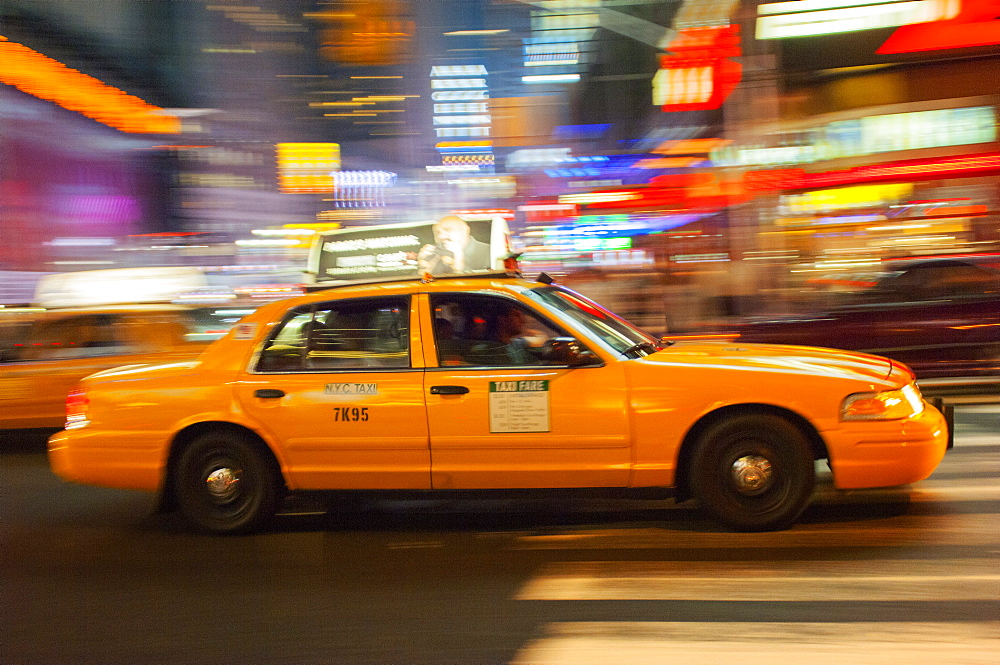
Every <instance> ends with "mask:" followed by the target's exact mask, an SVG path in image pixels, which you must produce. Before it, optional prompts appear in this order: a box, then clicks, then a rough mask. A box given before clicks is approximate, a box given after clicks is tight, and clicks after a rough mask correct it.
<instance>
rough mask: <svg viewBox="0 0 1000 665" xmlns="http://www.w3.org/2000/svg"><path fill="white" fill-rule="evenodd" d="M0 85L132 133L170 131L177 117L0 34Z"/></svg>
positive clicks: (177, 124)
mask: <svg viewBox="0 0 1000 665" xmlns="http://www.w3.org/2000/svg"><path fill="white" fill-rule="evenodd" d="M0 83H5V84H7V85H11V86H14V87H15V88H17V89H18V90H21V91H22V92H26V93H27V94H29V95H32V96H33V97H38V98H39V99H44V100H46V101H49V102H52V103H54V104H58V105H59V106H61V107H63V108H64V109H68V110H70V111H75V112H77V113H80V114H82V115H84V116H86V117H88V118H90V119H91V120H96V121H97V122H99V123H101V124H104V125H107V126H108V127H113V128H115V129H118V130H121V131H123V132H131V133H137V134H176V133H178V132H180V131H181V123H180V119H179V118H177V117H176V116H173V115H171V114H169V113H167V112H165V111H164V110H163V109H162V108H160V107H158V106H153V105H151V104H147V103H146V102H144V101H143V100H141V99H139V98H138V97H134V96H132V95H129V94H126V93H125V92H123V91H122V90H119V89H118V88H114V87H112V86H110V85H107V84H106V83H103V82H101V81H99V80H98V79H96V78H94V77H92V76H88V75H87V74H84V73H82V72H79V71H77V70H75V69H71V68H69V67H67V66H66V65H64V64H62V63H61V62H59V61H57V60H53V59H52V58H50V57H48V56H46V55H42V54H41V53H39V52H38V51H34V50H32V49H30V48H28V47H27V46H24V45H22V44H18V43H16V42H12V41H9V40H8V39H7V38H6V37H2V36H0Z"/></svg>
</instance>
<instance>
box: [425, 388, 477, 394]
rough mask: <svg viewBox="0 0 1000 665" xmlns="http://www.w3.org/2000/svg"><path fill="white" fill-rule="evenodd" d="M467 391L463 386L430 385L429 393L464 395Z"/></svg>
mask: <svg viewBox="0 0 1000 665" xmlns="http://www.w3.org/2000/svg"><path fill="white" fill-rule="evenodd" d="M467 392H469V389H468V388H466V387H465V386H431V395H464V394H465V393H467Z"/></svg>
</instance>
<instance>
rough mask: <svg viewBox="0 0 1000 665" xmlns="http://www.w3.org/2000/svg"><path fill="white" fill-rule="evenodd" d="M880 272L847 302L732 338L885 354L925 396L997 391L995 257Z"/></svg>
mask: <svg viewBox="0 0 1000 665" xmlns="http://www.w3.org/2000/svg"><path fill="white" fill-rule="evenodd" d="M885 269H886V270H885V272H884V274H882V275H881V276H880V277H879V279H878V280H877V282H876V283H875V284H874V286H872V287H870V288H868V289H865V290H863V291H861V292H859V293H858V294H857V296H856V297H855V298H853V299H852V300H851V302H850V303H848V304H844V305H840V306H837V307H833V308H830V309H829V310H827V311H824V312H818V313H815V314H808V315H798V316H790V317H783V318H780V319H768V320H755V321H749V322H746V323H744V324H742V325H740V326H738V327H737V329H736V331H735V332H738V333H739V337H738V338H737V339H738V340H739V341H741V342H764V343H774V344H799V345H806V346H825V347H832V348H838V349H850V350H854V351H865V352H868V353H873V354H877V355H882V356H887V357H889V358H893V359H895V360H899V361H900V362H903V363H905V364H907V365H909V366H910V368H911V369H913V370H914V372H916V374H917V378H918V379H920V380H921V381H920V384H921V387H922V388H924V389H925V390H930V391H932V392H954V391H968V390H970V389H972V390H980V389H990V390H991V391H997V390H1000V255H996V254H992V255H981V256H963V257H948V258H932V259H920V260H911V261H889V262H886V266H885Z"/></svg>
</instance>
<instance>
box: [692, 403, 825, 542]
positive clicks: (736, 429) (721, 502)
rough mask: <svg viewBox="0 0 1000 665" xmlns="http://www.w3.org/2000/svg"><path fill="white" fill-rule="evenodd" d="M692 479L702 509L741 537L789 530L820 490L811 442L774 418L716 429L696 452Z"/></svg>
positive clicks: (744, 419) (730, 421) (748, 418)
mask: <svg viewBox="0 0 1000 665" xmlns="http://www.w3.org/2000/svg"><path fill="white" fill-rule="evenodd" d="M690 478H691V490H692V493H693V494H694V496H695V498H696V499H698V501H699V502H700V503H701V505H702V507H703V508H704V509H705V510H707V511H708V512H709V513H711V515H712V516H713V517H715V518H716V519H718V520H719V521H721V522H723V523H725V524H727V525H729V526H731V527H733V528H735V529H738V530H741V531H770V530H776V529H785V528H788V527H789V526H791V525H792V524H793V523H794V522H795V520H797V519H798V518H799V516H800V515H801V514H802V512H803V511H804V510H805V509H806V506H807V505H808V504H809V501H810V499H811V498H812V493H813V489H814V487H815V485H816V473H815V469H814V468H813V455H812V451H811V449H810V446H809V442H808V441H807V440H806V437H805V436H804V435H803V434H802V432H801V431H800V430H799V429H798V428H797V427H795V426H794V425H792V424H791V423H790V422H788V421H787V420H785V419H783V418H781V417H779V416H774V415H770V414H747V415H741V416H735V417H731V418H727V419H725V420H722V421H719V422H717V423H715V424H714V425H711V426H710V427H709V428H708V429H707V430H706V431H705V432H704V433H703V434H702V436H701V437H700V439H699V441H698V444H697V448H696V449H695V451H694V455H693V457H692V459H691V476H690Z"/></svg>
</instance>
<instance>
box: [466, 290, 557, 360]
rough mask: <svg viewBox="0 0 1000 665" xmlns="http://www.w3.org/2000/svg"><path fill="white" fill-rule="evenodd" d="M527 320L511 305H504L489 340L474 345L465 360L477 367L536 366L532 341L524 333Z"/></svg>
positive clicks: (520, 311)
mask: <svg viewBox="0 0 1000 665" xmlns="http://www.w3.org/2000/svg"><path fill="white" fill-rule="evenodd" d="M526 322H527V317H526V316H525V314H524V312H523V311H522V310H521V309H520V308H519V307H516V306H514V305H505V306H504V307H503V309H502V310H501V311H500V312H499V313H498V314H497V315H496V316H495V319H494V326H493V328H494V329H493V333H492V334H491V335H489V339H487V340H485V341H483V342H479V343H477V344H474V345H473V346H472V347H471V349H470V350H469V354H468V357H469V359H470V360H471V361H473V363H474V364H477V365H537V364H538V363H539V362H540V360H539V357H538V356H536V355H535V354H534V353H532V351H531V349H532V348H533V346H534V345H533V344H532V343H531V342H532V341H535V340H532V339H531V338H530V337H529V336H528V335H527V334H526V333H527V332H528V331H527V325H526Z"/></svg>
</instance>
